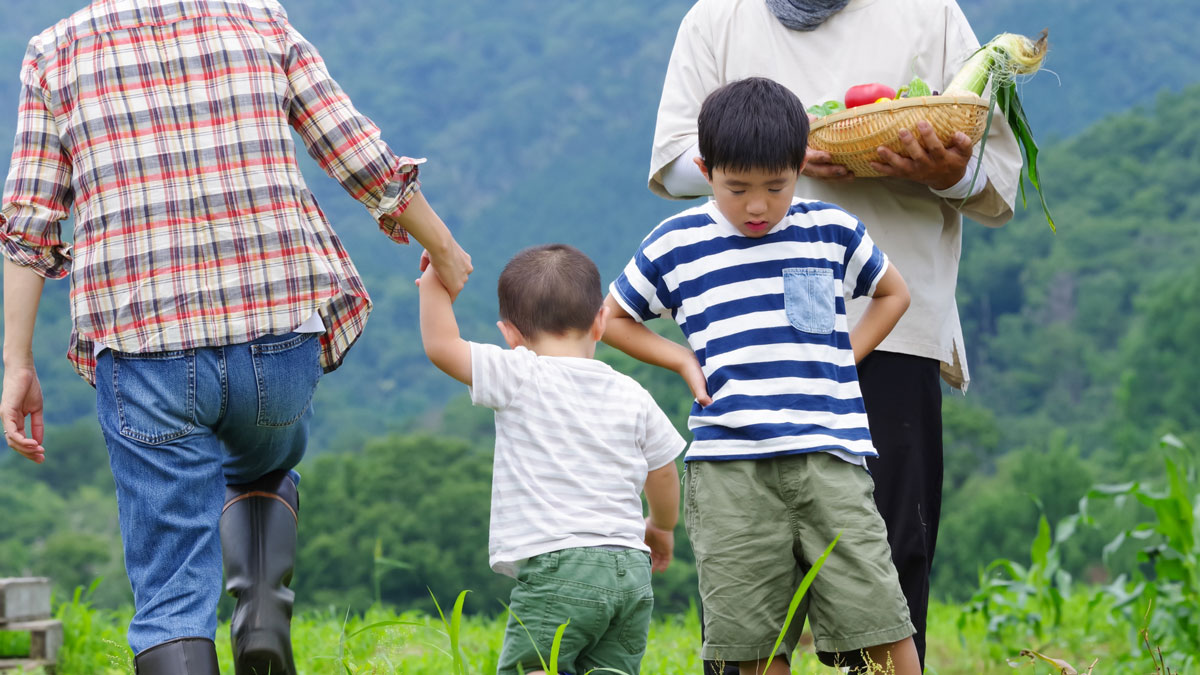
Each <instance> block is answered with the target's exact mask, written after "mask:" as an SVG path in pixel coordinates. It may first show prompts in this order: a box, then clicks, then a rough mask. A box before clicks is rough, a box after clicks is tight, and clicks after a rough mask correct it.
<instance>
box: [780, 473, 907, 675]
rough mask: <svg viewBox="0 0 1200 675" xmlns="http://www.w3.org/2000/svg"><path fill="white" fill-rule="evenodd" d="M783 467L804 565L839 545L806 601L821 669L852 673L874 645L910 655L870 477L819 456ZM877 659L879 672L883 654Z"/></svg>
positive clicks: (897, 658) (900, 660) (903, 605)
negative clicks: (794, 502) (796, 508)
mask: <svg viewBox="0 0 1200 675" xmlns="http://www.w3.org/2000/svg"><path fill="white" fill-rule="evenodd" d="M781 465H782V466H786V468H784V469H781V472H782V473H784V474H785V476H786V477H787V481H786V483H787V484H789V485H791V486H793V488H794V489H795V491H796V494H797V496H798V498H799V500H800V501H799V502H798V503H800V504H802V505H803V508H802V510H801V511H800V513H801V514H802V516H803V517H801V518H800V519H799V521H798V522H799V528H800V548H801V549H802V552H801V554H800V558H801V559H802V560H803V564H805V565H813V564H815V563H816V561H817V559H818V558H819V557H820V556H821V554H822V553H823V552H824V551H825V549H826V547H827V546H829V544H830V542H832V541H833V540H834V539H835V538H836V539H837V544H836V545H835V546H834V547H833V549H832V551H831V552H830V554H829V557H828V558H827V559H826V560H825V563H824V565H823V566H822V567H821V569H820V571H819V572H818V573H817V575H816V578H815V579H814V580H813V583H812V586H811V587H809V589H808V596H807V598H806V599H807V600H808V602H809V606H808V610H809V611H808V619H809V622H810V623H811V625H812V630H813V637H814V643H815V647H816V651H817V654H818V656H819V657H820V659H821V660H822V661H823V662H824V663H825V664H826V665H836V666H842V667H846V666H850V667H855V666H859V665H861V663H862V660H861V658H860V656H859V655H860V652H862V651H866V650H870V649H872V648H874V646H875V645H892V644H895V645H897V646H901V645H907V648H909V649H915V648H913V647H912V640H911V636H912V634H913V632H914V631H913V626H912V622H911V621H909V615H908V603H907V601H906V600H905V598H904V594H903V593H902V592H901V590H900V583H899V581H898V579H897V577H896V569H895V567H894V566H893V565H892V557H891V550H890V548H889V547H888V543H887V530H886V528H885V526H884V524H883V519H882V518H880V517H879V512H878V510H877V509H876V507H875V500H874V498H873V495H872V491H873V487H874V485H873V483H872V481H871V478H870V476H869V475H868V474H867V472H866V471H865V470H864V469H863V468H862V467H860V466H855V465H853V464H850V463H848V462H845V461H842V460H841V459H838V458H837V457H834V456H833V455H829V454H826V453H821V452H817V453H812V454H811V455H801V456H799V457H796V458H790V459H788V460H786V461H782V460H781ZM879 653H880V654H882V655H883V656H884V657H885V658H884V659H883V661H882V662H880V663H881V665H882V664H885V663H886V656H887V654H888V651H887V650H886V649H885V650H881V651H880V652H879ZM908 653H909V652H907V651H906V650H905V649H903V648H898V649H896V650H893V651H892V661H893V663H894V664H895V665H898V666H899V665H903V664H906V663H907V656H908ZM869 672H876V671H869ZM884 672H890V671H884ZM896 672H905V671H901V670H897V671H896ZM917 672H919V668H918V671H917Z"/></svg>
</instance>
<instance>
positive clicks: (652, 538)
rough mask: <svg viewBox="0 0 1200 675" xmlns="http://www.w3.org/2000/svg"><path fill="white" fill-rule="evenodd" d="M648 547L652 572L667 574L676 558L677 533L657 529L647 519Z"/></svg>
mask: <svg viewBox="0 0 1200 675" xmlns="http://www.w3.org/2000/svg"><path fill="white" fill-rule="evenodd" d="M646 545H647V546H649V547H650V570H651V571H653V572H665V571H666V569H667V566H668V565H670V564H671V559H672V558H673V557H674V556H675V531H674V530H664V529H662V528H660V527H655V526H654V525H653V524H652V523H651V522H650V519H649V518H647V519H646Z"/></svg>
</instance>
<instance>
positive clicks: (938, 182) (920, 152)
mask: <svg viewBox="0 0 1200 675" xmlns="http://www.w3.org/2000/svg"><path fill="white" fill-rule="evenodd" d="M900 142H901V143H902V144H903V146H904V151H905V154H907V155H908V156H907V157H904V156H901V155H899V154H896V153H895V152H892V151H891V150H888V149H887V148H885V147H880V148H879V157H880V159H882V160H883V161H882V162H871V167H872V168H874V169H875V170H876V171H879V172H880V173H882V174H884V175H886V176H893V177H896V178H906V179H908V180H911V181H916V182H918V183H921V184H923V185H927V186H929V187H931V188H933V189H934V190H945V189H947V188H950V187H953V186H954V184H955V183H957V182H958V181H960V180H962V177H963V175H965V174H966V172H967V163H968V162H970V161H971V139H970V138H969V137H968V136H967V135H966V134H964V133H963V132H961V131H959V132H955V134H954V135H953V136H951V137H950V142H949V144H946V145H943V144H942V141H941V139H939V138H938V135H937V133H936V132H934V130H933V125H931V124H930V123H929V122H927V121H925V120H921V121H920V122H918V123H917V134H916V135H913V134H912V133H911V132H909V131H908V130H907V129H901V130H900Z"/></svg>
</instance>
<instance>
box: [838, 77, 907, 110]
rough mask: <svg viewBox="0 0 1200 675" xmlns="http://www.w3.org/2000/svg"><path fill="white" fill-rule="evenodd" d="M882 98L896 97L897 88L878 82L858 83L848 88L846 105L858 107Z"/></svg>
mask: <svg viewBox="0 0 1200 675" xmlns="http://www.w3.org/2000/svg"><path fill="white" fill-rule="evenodd" d="M881 98H887V99H892V98H896V90H895V89H892V88H891V87H889V86H887V85H886V84H879V83H878V82H872V83H871V84H856V85H854V86H853V87H850V88H849V89H847V90H846V107H847V108H856V107H858V106H860V105H867V104H868V103H874V102H876V101H878V100H879V99H881Z"/></svg>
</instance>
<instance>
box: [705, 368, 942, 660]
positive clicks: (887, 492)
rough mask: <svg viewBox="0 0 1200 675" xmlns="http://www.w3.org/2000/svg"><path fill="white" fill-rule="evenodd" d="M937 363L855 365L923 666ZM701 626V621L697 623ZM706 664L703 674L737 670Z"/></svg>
mask: <svg viewBox="0 0 1200 675" xmlns="http://www.w3.org/2000/svg"><path fill="white" fill-rule="evenodd" d="M940 369H941V365H940V364H939V363H938V362H937V361H936V360H935V359H927V358H923V357H920V356H910V355H907V354H897V353H893V352H874V353H872V354H871V355H870V356H868V357H867V358H865V359H863V361H862V363H860V364H858V381H859V386H860V387H861V388H862V395H863V403H864V404H865V405H866V407H867V422H868V423H869V425H870V427H871V439H872V440H873V441H874V443H875V449H876V450H877V451H878V452H879V457H878V458H877V459H872V460H867V468H868V469H870V471H871V475H872V476H873V477H874V479H875V504H876V506H878V507H879V513H880V515H882V516H883V521H884V523H885V524H886V525H887V530H888V544H890V545H891V547H892V562H893V563H894V564H895V565H896V571H897V572H898V573H899V576H900V587H901V590H903V592H904V597H905V598H906V599H907V600H908V611H909V614H910V616H911V618H912V623H913V626H914V627H915V628H916V629H917V632H916V634H915V635H913V642H914V643H915V644H916V647H917V655H918V656H919V657H920V659H921V668H922V669H924V668H925V617H926V614H927V613H928V608H929V573H930V570H931V569H932V568H933V552H934V548H935V546H936V545H937V531H938V522H939V521H940V519H941V512H942V388H941V381H940V377H941V376H940ZM702 625H703V624H702ZM737 672H738V668H737V665H736V664H733V665H729V664H726V668H725V670H724V671H721V670H720V669H719V668H718V667H717V664H716V663H715V662H713V661H705V662H704V675H737Z"/></svg>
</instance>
